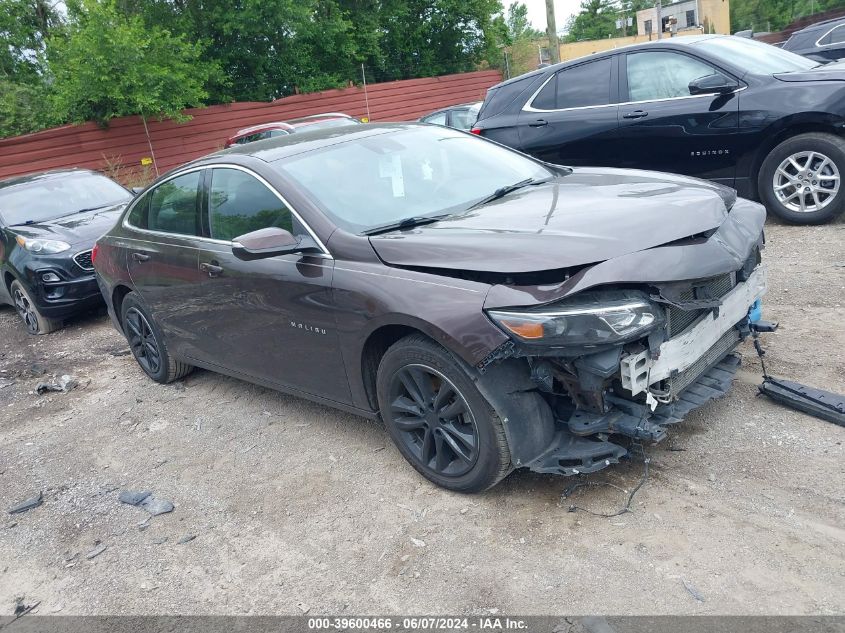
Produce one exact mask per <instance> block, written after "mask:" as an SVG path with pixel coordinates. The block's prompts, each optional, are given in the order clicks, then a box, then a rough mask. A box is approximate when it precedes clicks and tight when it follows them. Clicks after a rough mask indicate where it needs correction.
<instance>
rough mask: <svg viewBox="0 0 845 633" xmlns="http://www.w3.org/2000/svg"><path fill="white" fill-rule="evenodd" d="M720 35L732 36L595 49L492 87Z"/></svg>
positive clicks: (701, 37)
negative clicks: (613, 56) (642, 50)
mask: <svg viewBox="0 0 845 633" xmlns="http://www.w3.org/2000/svg"><path fill="white" fill-rule="evenodd" d="M720 37H733V36H731V35H684V36H678V37H671V38H668V37H665V38H663V39H659V40H652V41H650V42H641V43H639V44H629V45H627V46H620V47H619V48H611V49H608V50H603V51H596V52H595V53H590V54H589V55H582V56H581V57H575V58H573V59H567V60H566V61H563V62H560V63H558V64H554V65H552V66H544V67H543V68H538V69H537V70H532V71H531V72H528V73H525V74H524V75H518V76H517V77H513V78H512V79H508V80H507V81H503V82H502V83H500V84H496V85H495V86H494V88H501V87H502V86H507V85H508V84H512V83H515V82H517V81H521V80H523V79H525V78H527V77H536V76H539V75H547V74H553V73H556V72H557V71H559V70H563V69H564V68H568V67H569V66H575V65H577V64H581V63H583V62H585V61H589V60H591V59H599V58H601V57H606V56H609V55H615V54H617V53H626V52H630V51H636V50H640V49H648V48H654V47H661V48H686V47H687V46H691V45H694V44H698V43H699V42H704V41H706V40H712V39H716V38H720Z"/></svg>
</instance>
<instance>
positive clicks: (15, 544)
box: [0, 221, 845, 615]
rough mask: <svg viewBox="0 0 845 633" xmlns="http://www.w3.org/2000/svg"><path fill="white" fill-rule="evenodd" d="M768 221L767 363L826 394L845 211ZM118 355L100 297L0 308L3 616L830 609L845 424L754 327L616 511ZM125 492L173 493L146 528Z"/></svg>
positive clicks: (589, 490)
mask: <svg viewBox="0 0 845 633" xmlns="http://www.w3.org/2000/svg"><path fill="white" fill-rule="evenodd" d="M767 237H768V248H767V249H766V251H765V253H764V255H765V258H766V260H767V262H768V265H769V268H770V284H771V287H770V292H769V294H768V296H767V298H766V300H765V310H764V314H765V317H766V318H769V319H773V320H777V321H780V323H781V330H780V331H779V332H778V333H777V334H775V335H767V337H766V341H765V344H766V346H767V347H768V350H769V352H768V356H767V357H766V358H767V361H768V364H769V366H770V368H771V369H770V371H771V372H772V373H774V374H775V375H779V376H783V377H788V378H792V379H795V380H798V381H802V382H805V383H807V384H810V385H814V386H818V387H822V388H826V389H830V390H834V391H838V392H845V326H843V322H845V222H841V221H840V222H838V223H836V224H834V225H831V226H823V227H809V228H799V227H787V226H782V225H777V224H771V223H770V226H769V227H768V230H767ZM126 350H127V347H126V344H125V341H124V340H123V339H122V338H121V337H120V336H119V335H118V333H117V332H116V331H114V330H113V329H112V327H111V325H110V323H109V321H108V319H107V317H104V316H102V315H94V316H90V317H87V318H83V319H80V320H78V321H77V322H75V323H72V324H70V326H69V327H68V328H66V329H65V330H63V331H60V332H58V333H55V334H52V335H49V336H44V337H31V336H27V335H26V334H25V333H23V329H22V328H21V326H20V325H19V324H18V322H17V319H16V315H15V314H14V313H13V312H12V310H11V309H10V308H2V309H0V385H3V384H6V383H8V382H9V380H13V381H14V383H13V384H11V385H8V386H5V387H2V386H0V508H2V516H0V615H9V614H11V613H12V610H13V607H14V599H15V598H16V597H24V602H25V603H26V604H32V603H35V602H40V605H39V606H38V608H37V609H36V612H37V613H41V614H51V613H62V614H120V613H131V614H165V613H167V614H175V613H180V614H199V613H202V614H280V613H289V614H301V613H303V612H308V613H309V614H328V613H332V614H361V613H370V614H373V613H384V614H393V613H395V614H405V613H420V614H424V613H428V614H431V613H450V614H468V615H473V614H476V615H483V614H487V613H496V612H497V611H496V610H498V612H499V613H514V614H561V613H567V614H589V613H602V614H810V613H813V614H843V613H845V477H843V474H845V459H843V456H845V450H844V449H843V440H845V429H843V428H841V427H837V426H835V425H833V424H831V423H829V422H824V421H822V420H818V419H815V418H812V417H809V416H806V415H803V414H800V413H796V412H793V411H790V410H788V409H784V408H781V407H779V406H777V405H775V404H773V403H771V402H768V401H767V400H765V399H764V398H762V397H757V396H756V387H755V385H756V384H757V383H758V382H759V374H760V364H759V361H758V360H757V359H756V357H755V355H754V353H753V350H752V348H751V347H750V345H745V346H744V347H743V350H742V351H743V353H744V361H743V369H742V370H741V373H740V376H739V379H738V381H737V382H736V383H735V385H734V388H733V390H732V391H731V392H730V394H729V395H728V396H727V397H725V398H723V399H722V400H719V401H716V402H713V403H710V404H709V405H708V406H706V407H704V408H702V409H700V410H698V411H696V412H695V413H694V414H693V415H692V416H691V417H690V418H688V420H687V421H686V422H685V423H684V424H683V425H681V426H680V427H678V428H676V429H674V430H673V431H672V433H671V435H670V437H669V438H668V439H667V440H666V441H664V442H663V443H661V444H660V445H658V446H655V447H651V448H649V449H648V454H649V456H650V457H651V460H652V461H651V466H650V473H649V477H648V480H647V481H646V482H645V484H644V485H643V486H642V488H641V489H640V490H639V492H638V493H637V495H636V497H635V498H634V503H633V505H632V512H630V513H626V514H623V515H621V516H617V517H615V518H602V517H598V516H593V515H591V514H588V513H586V512H583V511H575V512H570V511H569V507H570V505H571V504H577V505H578V506H580V507H583V508H588V509H590V510H593V511H596V512H612V511H614V510H616V509H617V508H619V507H620V506H621V505H622V504H623V503H624V499H625V497H626V494H625V493H623V492H621V491H620V490H617V489H616V488H611V487H584V488H580V489H579V490H578V491H576V492H575V493H574V494H573V495H572V496H571V497H570V498H569V499H566V500H563V501H562V500H561V492H562V491H563V490H564V488H566V487H567V486H568V485H569V484H571V483H572V480H568V479H563V478H559V477H552V476H540V475H535V474H532V473H526V472H517V473H514V474H513V475H511V476H510V477H508V478H507V479H506V480H505V481H504V482H503V483H502V484H500V485H499V486H498V487H496V488H495V489H493V490H492V491H490V492H488V493H485V494H482V495H477V496H462V495H458V494H453V493H450V492H447V491H444V490H441V489H439V488H436V487H435V486H433V485H432V484H429V483H428V482H427V481H425V480H424V479H422V478H421V477H420V476H419V475H417V473H416V472H415V471H414V470H413V469H412V468H411V467H410V466H408V465H407V464H406V463H405V462H404V461H403V460H402V458H401V457H400V455H399V453H398V452H397V451H396V450H395V449H394V448H393V446H392V444H391V443H390V441H389V439H388V437H387V435H386V433H385V432H384V431H383V429H382V428H381V427H380V426H379V425H377V424H375V423H372V422H368V421H366V420H363V419H360V418H356V417H354V416H351V415H348V414H345V413H340V412H337V411H334V410H332V409H328V408H325V407H322V406H319V405H316V404H311V403H310V402H307V401H304V400H300V399H297V398H293V397H289V396H286V395H282V394H279V393H276V392H273V391H270V390H267V389H263V388H260V387H256V386H253V385H250V384H247V383H244V382H240V381H237V380H233V379H229V378H224V377H221V376H218V375H215V374H212V373H209V372H204V371H198V372H195V373H193V374H191V375H190V376H189V377H188V378H187V379H186V380H185V381H184V382H182V383H178V384H175V385H171V386H166V387H163V386H160V385H157V384H154V383H153V382H151V381H150V380H148V379H146V378H145V377H144V375H143V374H142V373H141V370H140V369H139V368H138V367H137V366H136V364H135V361H134V360H133V359H132V357H131V356H128V355H121V354H122V353H124V352H125V351H126ZM41 372H46V373H45V375H40V374H41ZM65 373H69V374H73V375H74V376H76V377H77V378H78V379H79V381H80V385H79V386H78V387H77V388H75V389H74V390H72V391H70V392H68V393H51V394H45V395H40V396H39V395H37V394H36V393H35V386H36V384H37V383H38V382H39V381H40V380H42V379H44V378H49V377H50V376H51V375H52V376H61V375H62V374H65ZM642 473H643V465H642V463H641V462H630V463H627V464H622V465H620V466H618V467H613V468H611V469H608V470H605V471H603V472H601V473H597V474H595V475H593V476H591V477H590V478H589V481H593V482H610V483H613V484H615V485H616V486H618V487H620V488H622V489H623V490H625V491H630V490H631V489H632V488H633V487H634V486H636V484H637V483H638V482H639V481H640V479H641V476H642ZM126 488H128V489H135V490H144V489H147V490H152V491H153V492H154V494H155V496H156V497H157V498H160V499H166V500H170V501H172V502H173V503H174V504H175V506H176V508H175V511H173V512H172V513H170V514H164V515H160V516H156V517H153V518H151V519H149V520H146V519H147V517H148V516H149V515H148V514H147V513H146V512H145V511H144V510H142V509H139V508H135V507H131V506H128V505H125V504H121V503H119V501H118V494H119V491H120V490H123V489H126ZM38 491H43V494H44V503H43V505H41V506H40V507H38V508H36V509H34V510H30V511H28V512H25V513H23V514H16V515H10V514H6V509H7V508H9V507H10V506H12V505H13V504H14V503H16V502H18V501H20V500H22V499H25V498H27V497H29V496H32V495H33V494H35V493H37V492H38ZM188 536H194V537H195V538H194V539H193V540H190V541H188V542H182V543H180V542H179V541H180V540H183V539H184V538H185V537H188ZM102 546H105V549H104V550H103V549H102ZM99 550H101V551H100V553H99V554H97V552H98V551H99Z"/></svg>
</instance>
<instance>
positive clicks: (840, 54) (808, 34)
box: [783, 17, 845, 64]
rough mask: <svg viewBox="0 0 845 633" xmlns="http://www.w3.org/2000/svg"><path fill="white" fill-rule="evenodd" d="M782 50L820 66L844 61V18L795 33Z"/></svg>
mask: <svg viewBox="0 0 845 633" xmlns="http://www.w3.org/2000/svg"><path fill="white" fill-rule="evenodd" d="M783 49H784V50H785V51H791V52H793V53H797V54H798V55H803V56H804V57H809V58H810V59H813V60H815V61H817V62H820V63H822V64H827V63H829V62H835V61H838V60H842V59H845V17H843V18H836V19H835V20H825V21H824V22H819V23H817V24H813V25H812V26H808V27H807V28H806V29H801V30H800V31H796V32H795V33H793V34H792V37H790V38H789V39H788V40H786V42H784V44H783Z"/></svg>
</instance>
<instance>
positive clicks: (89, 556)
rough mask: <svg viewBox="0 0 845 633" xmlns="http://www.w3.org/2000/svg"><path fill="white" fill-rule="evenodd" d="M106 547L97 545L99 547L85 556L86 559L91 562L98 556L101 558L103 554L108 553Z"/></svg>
mask: <svg viewBox="0 0 845 633" xmlns="http://www.w3.org/2000/svg"><path fill="white" fill-rule="evenodd" d="M106 547H107V545H106V544H105V543H100V544H99V545H97V547H95V548H94V549H92V550H91V551H90V552H88V553H87V554H85V558H87V559H88V560H91V559H92V558H96V557H97V556H99V555H100V554H102V553H103V552H105V551H106Z"/></svg>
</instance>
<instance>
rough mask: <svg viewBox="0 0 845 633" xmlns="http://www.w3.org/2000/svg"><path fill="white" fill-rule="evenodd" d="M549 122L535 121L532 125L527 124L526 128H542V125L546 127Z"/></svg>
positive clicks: (544, 120) (543, 120)
mask: <svg viewBox="0 0 845 633" xmlns="http://www.w3.org/2000/svg"><path fill="white" fill-rule="evenodd" d="M548 124H549V122H548V121H546V119H537V120H536V121H534V122H533V123H529V124H528V127H543V126H544V125H548Z"/></svg>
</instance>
